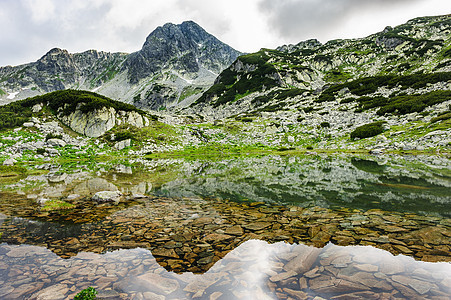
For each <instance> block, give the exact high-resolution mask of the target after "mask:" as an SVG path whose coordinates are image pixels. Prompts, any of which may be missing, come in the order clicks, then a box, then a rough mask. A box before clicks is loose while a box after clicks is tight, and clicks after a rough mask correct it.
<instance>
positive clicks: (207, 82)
mask: <svg viewBox="0 0 451 300" xmlns="http://www.w3.org/2000/svg"><path fill="white" fill-rule="evenodd" d="M239 55H241V53H240V52H238V51H236V50H234V49H233V48H231V47H230V46H228V45H226V44H224V43H222V42H221V41H219V40H218V39H217V38H216V37H214V36H213V35H211V34H209V33H208V32H206V31H205V30H204V29H203V28H202V27H201V26H199V25H198V24H196V23H195V22H193V21H186V22H183V23H182V24H178V25H176V24H172V23H167V24H165V25H163V26H160V27H157V28H156V29H155V30H153V31H152V32H151V33H150V34H149V36H148V37H147V38H146V40H145V42H144V44H143V46H142V49H141V50H139V51H137V52H134V53H132V54H126V53H107V52H102V51H96V50H88V51H85V52H83V53H75V54H71V53H69V52H68V51H67V50H64V49H59V48H53V49H51V50H50V51H49V52H47V53H46V54H45V55H43V56H42V57H41V58H40V59H39V60H38V61H37V62H34V63H30V64H26V65H22V66H17V67H3V68H0V104H1V103H2V102H3V103H8V102H11V101H12V100H14V101H15V100H19V99H23V98H26V97H30V96H34V95H38V94H42V93H47V92H51V91H55V90H62V89H69V88H72V89H84V90H91V91H95V92H97V93H100V94H102V95H105V96H108V97H111V98H113V99H118V100H121V101H124V102H128V103H133V104H134V105H136V106H138V107H140V108H145V109H164V108H166V107H168V106H185V105H187V104H189V103H191V102H192V101H194V100H195V99H197V98H198V97H199V96H200V94H201V93H202V92H203V91H205V90H206V89H208V87H209V86H211V84H212V83H213V82H214V80H215V78H216V76H217V74H219V73H220V72H221V71H222V70H224V69H225V68H227V67H228V66H229V65H230V64H231V63H232V62H233V61H234V60H235V59H236V58H237V57H238V56H239Z"/></svg>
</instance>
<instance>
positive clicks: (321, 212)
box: [0, 156, 451, 299]
mask: <svg viewBox="0 0 451 300" xmlns="http://www.w3.org/2000/svg"><path fill="white" fill-rule="evenodd" d="M38 168H44V169H48V170H49V171H50V172H49V173H48V174H44V175H38V176H30V177H28V178H16V179H11V178H8V179H6V180H5V179H0V199H1V200H0V234H1V237H0V243H2V244H1V245H0V299H54V298H55V299H72V298H73V297H74V296H75V295H76V293H77V292H79V291H81V290H82V289H84V288H86V287H88V286H93V287H95V288H96V289H97V290H98V291H99V292H100V295H101V296H102V297H104V298H107V299H191V298H200V299H288V298H293V299H314V298H315V297H322V298H324V299H373V298H374V299H377V298H381V297H382V298H386V299H390V298H393V299H396V298H400V299H449V298H450V297H451V281H450V280H449V278H451V276H450V275H451V265H450V263H449V262H450V261H451V248H450V246H451V243H450V239H451V220H450V215H451V193H450V186H451V172H450V163H449V160H448V159H446V158H442V157H429V156H424V157H401V156H396V157H388V156H387V157H371V156H361V157H349V156H333V157H332V156H261V157H244V158H243V157H241V158H237V157H233V158H216V159H209V160H206V159H199V160H192V159H191V160H185V159H165V160H149V161H138V162H133V163H131V162H115V163H113V164H108V163H97V164H93V165H71V166H60V165H47V166H38ZM102 190H119V191H121V192H122V193H123V194H124V197H123V198H122V199H121V201H120V202H119V203H103V204H98V203H96V202H94V201H92V200H91V197H92V195H93V194H94V193H96V192H98V191H102ZM45 200H63V201H65V202H67V203H70V204H72V205H74V207H73V208H71V209H67V210H64V209H61V210H50V211H47V210H45V209H44V204H41V202H42V203H43V202H45ZM339 245H340V246H339ZM52 297H53V298H52ZM108 297H109V298H108ZM317 299H319V298H317Z"/></svg>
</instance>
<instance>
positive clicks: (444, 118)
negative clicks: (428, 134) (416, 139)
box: [431, 112, 451, 123]
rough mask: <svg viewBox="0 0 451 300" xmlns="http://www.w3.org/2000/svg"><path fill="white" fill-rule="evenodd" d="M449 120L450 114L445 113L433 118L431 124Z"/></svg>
mask: <svg viewBox="0 0 451 300" xmlns="http://www.w3.org/2000/svg"><path fill="white" fill-rule="evenodd" d="M449 119H451V112H447V113H444V114H440V115H438V116H437V117H435V118H432V119H431V123H435V122H439V121H445V120H449Z"/></svg>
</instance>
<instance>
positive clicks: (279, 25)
mask: <svg viewBox="0 0 451 300" xmlns="http://www.w3.org/2000/svg"><path fill="white" fill-rule="evenodd" d="M0 1H1V9H0V27H1V28H2V30H1V31H0V45H1V47H0V66H5V65H18V64H22V63H26V62H31V61H36V60H37V59H39V58H40V57H41V56H42V55H44V54H45V53H46V52H47V51H48V50H50V49H51V48H53V47H59V48H64V49H67V50H69V51H70V52H81V51H85V50H88V49H96V50H103V51H110V52H133V51H137V50H139V49H140V48H141V46H142V44H143V43H144V41H145V39H146V37H147V35H148V34H149V33H150V32H151V31H152V30H154V29H155V28H156V27H157V26H161V25H163V24H165V23H167V22H172V23H177V24H178V23H181V22H183V21H185V20H193V21H195V22H197V23H198V24H199V25H200V26H202V27H203V28H204V29H205V30H206V31H208V32H210V33H211V34H213V35H215V36H216V37H218V38H219V39H220V40H222V41H223V42H225V43H228V44H229V45H231V46H232V47H234V48H235V49H237V50H240V51H244V52H252V51H257V50H258V49H260V48H262V47H266V48H275V47H277V46H280V45H282V44H286V43H298V42H299V41H301V40H305V39H308V38H317V39H319V40H321V41H323V42H325V41H327V40H330V39H336V38H351V37H363V36H366V35H369V34H371V33H374V32H377V31H380V30H382V29H383V28H384V27H385V26H387V25H391V26H394V25H398V24H401V23H404V22H405V21H407V20H408V19H411V18H414V17H418V16H425V15H439V14H447V13H448V14H449V13H451V1H449V0H277V1H274V0H244V1H243V0H229V1H212V0H152V1H148V0H128V1H123V0H77V1H73V0H0Z"/></svg>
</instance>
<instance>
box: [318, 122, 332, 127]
mask: <svg viewBox="0 0 451 300" xmlns="http://www.w3.org/2000/svg"><path fill="white" fill-rule="evenodd" d="M319 126H321V127H322V128H330V123H329V122H321V124H319Z"/></svg>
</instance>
